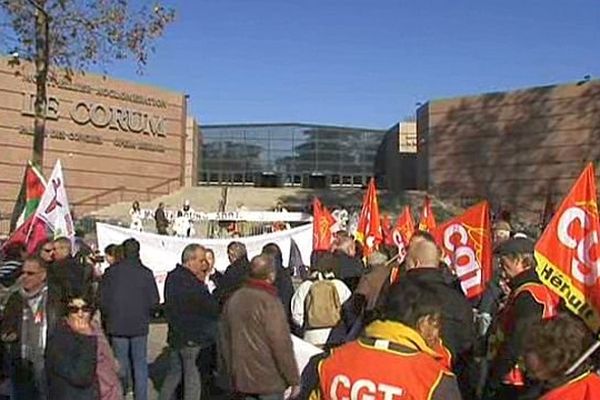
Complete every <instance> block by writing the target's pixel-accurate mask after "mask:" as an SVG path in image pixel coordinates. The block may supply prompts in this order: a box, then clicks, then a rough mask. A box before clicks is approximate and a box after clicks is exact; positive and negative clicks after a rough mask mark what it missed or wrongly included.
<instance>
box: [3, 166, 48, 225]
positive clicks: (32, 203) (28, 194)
mask: <svg viewBox="0 0 600 400" xmlns="http://www.w3.org/2000/svg"><path fill="white" fill-rule="evenodd" d="M45 189H46V181H45V180H44V177H43V175H42V173H41V172H40V171H39V170H38V168H37V167H35V166H34V165H33V164H32V162H31V161H28V162H27V165H26V166H25V173H24V174H23V182H22V183H21V190H19V194H18V196H17V201H16V203H15V207H14V208H13V212H12V216H11V218H10V231H11V232H13V231H15V229H17V228H19V227H20V226H21V225H23V223H24V222H25V221H26V220H27V219H28V218H29V217H30V216H32V215H33V214H34V213H35V210H36V209H37V206H38V204H39V203H40V199H41V198H42V195H43V194H44V190H45Z"/></svg>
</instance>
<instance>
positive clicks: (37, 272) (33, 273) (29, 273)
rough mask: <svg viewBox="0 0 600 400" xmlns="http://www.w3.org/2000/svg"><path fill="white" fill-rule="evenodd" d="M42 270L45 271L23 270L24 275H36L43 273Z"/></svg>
mask: <svg viewBox="0 0 600 400" xmlns="http://www.w3.org/2000/svg"><path fill="white" fill-rule="evenodd" d="M42 272H44V271H23V275H27V276H34V275H38V274H41V273H42Z"/></svg>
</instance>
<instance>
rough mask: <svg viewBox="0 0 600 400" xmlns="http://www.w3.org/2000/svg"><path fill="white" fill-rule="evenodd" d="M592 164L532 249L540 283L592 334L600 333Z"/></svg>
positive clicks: (599, 245) (599, 229) (599, 246)
mask: <svg viewBox="0 0 600 400" xmlns="http://www.w3.org/2000/svg"><path fill="white" fill-rule="evenodd" d="M596 196H597V192H596V181H595V172H594V166H593V164H592V163H590V164H588V166H587V167H586V168H585V169H584V170H583V172H582V173H581V175H580V176H579V178H578V179H577V181H576V182H575V184H574V185H573V187H572V188H571V191H570V192H569V193H568V194H567V196H566V197H565V199H564V200H563V201H562V203H561V205H560V207H559V208H558V210H557V211H556V213H555V214H554V216H553V217H552V220H551V221H550V223H549V224H548V226H547V227H546V229H545V230H544V233H543V234H542V236H541V237H540V239H539V240H538V242H537V244H536V246H535V258H536V261H537V267H536V271H537V274H538V276H539V278H540V280H541V281H542V282H543V283H544V284H545V285H547V286H548V287H549V288H550V289H551V290H552V291H554V292H555V293H556V294H558V295H559V296H561V297H562V298H563V299H564V300H565V303H566V305H567V307H568V308H569V309H570V310H571V311H573V312H574V313H575V314H577V315H578V316H580V317H581V318H582V319H583V320H584V321H585V322H586V323H587V324H588V326H589V327H590V328H591V329H592V330H593V331H594V332H598V331H599V330H600V318H599V315H600V282H599V280H598V278H599V276H600V242H599V240H600V222H599V221H598V203H597V200H596V199H597V197H596Z"/></svg>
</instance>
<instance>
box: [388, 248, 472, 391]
mask: <svg viewBox="0 0 600 400" xmlns="http://www.w3.org/2000/svg"><path fill="white" fill-rule="evenodd" d="M440 255H441V253H440V250H439V248H438V247H437V245H436V244H435V243H434V242H432V241H431V240H430V239H428V238H423V240H419V241H417V242H415V243H411V245H410V247H409V250H408V255H407V259H406V268H407V271H406V273H404V275H403V276H401V277H400V279H399V280H398V283H397V284H396V285H398V286H400V287H402V286H403V285H405V284H411V283H417V284H421V285H426V286H427V287H430V288H431V290H432V291H433V292H434V293H436V295H437V297H438V299H439V303H440V306H441V309H442V315H441V317H442V334H441V337H442V344H443V346H444V347H445V348H446V349H447V350H448V351H449V352H450V354H451V356H452V357H451V361H452V365H451V367H452V370H453V371H454V372H455V373H456V374H457V376H458V379H459V384H460V385H461V389H462V390H463V391H465V392H466V391H468V390H470V389H469V388H468V387H465V386H466V385H467V378H466V376H463V372H464V371H465V366H466V365H467V363H468V362H469V361H470V359H471V352H472V350H473V345H474V343H475V327H474V323H473V309H472V308H471V305H470V303H469V301H468V300H467V298H466V297H465V295H464V293H463V292H462V291H461V289H460V286H459V285H457V284H456V279H455V277H454V276H452V275H451V274H450V273H449V272H448V271H447V270H445V269H444V268H441V267H440Z"/></svg>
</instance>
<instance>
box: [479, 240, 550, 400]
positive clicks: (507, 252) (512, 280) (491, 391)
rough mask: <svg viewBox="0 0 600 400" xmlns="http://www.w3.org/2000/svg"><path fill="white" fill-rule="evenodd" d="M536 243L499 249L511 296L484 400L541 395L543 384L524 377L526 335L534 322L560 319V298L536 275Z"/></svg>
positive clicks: (521, 242) (492, 351) (494, 344)
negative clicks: (540, 384)
mask: <svg viewBox="0 0 600 400" xmlns="http://www.w3.org/2000/svg"><path fill="white" fill-rule="evenodd" d="M533 252H534V242H533V241H531V240H529V239H526V238H513V239H510V240H508V241H506V242H504V243H502V244H501V245H500V246H499V247H497V248H496V250H495V253H496V255H497V256H498V257H499V259H500V267H501V268H502V274H503V278H504V280H505V281H506V283H507V285H508V287H509V288H510V295H509V297H508V300H507V303H506V305H505V307H504V309H503V310H502V311H501V314H500V315H499V317H498V321H497V326H496V331H495V332H494V334H493V337H492V338H491V339H490V346H489V347H490V350H489V355H488V358H489V359H491V360H492V362H491V369H490V374H489V376H488V381H487V385H486V388H485V391H484V393H485V395H484V398H486V399H488V398H489V399H492V398H493V399H496V398H502V399H504V398H506V399H509V398H510V399H519V398H529V397H530V396H537V395H539V394H540V391H541V387H540V386H539V384H537V383H535V382H532V381H531V380H527V379H526V377H525V374H524V373H523V356H524V352H523V345H524V341H523V340H524V337H525V332H526V331H527V330H528V329H529V327H530V324H531V322H532V321H541V320H546V319H549V318H553V317H555V316H556V315H557V312H558V306H559V297H558V296H556V295H555V294H554V293H552V291H551V290H550V289H548V288H547V287H546V286H544V285H543V284H542V283H541V282H540V280H539V279H538V277H537V275H536V273H535V266H536V263H535V259H534V256H533Z"/></svg>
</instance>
